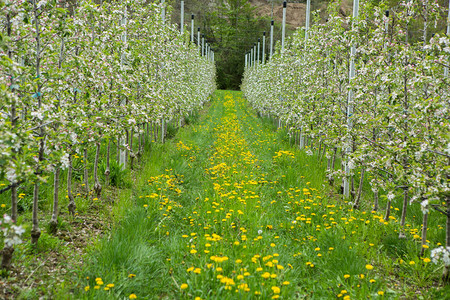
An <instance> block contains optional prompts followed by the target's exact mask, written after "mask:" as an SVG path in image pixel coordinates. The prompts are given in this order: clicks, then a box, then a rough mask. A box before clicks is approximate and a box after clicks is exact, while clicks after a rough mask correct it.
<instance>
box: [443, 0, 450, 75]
mask: <svg viewBox="0 0 450 300" xmlns="http://www.w3.org/2000/svg"><path fill="white" fill-rule="evenodd" d="M449 35H450V1H449V2H448V16H447V36H449ZM449 62H450V60H449ZM444 76H445V77H448V67H445V68H444Z"/></svg>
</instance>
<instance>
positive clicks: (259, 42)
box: [257, 39, 261, 64]
mask: <svg viewBox="0 0 450 300" xmlns="http://www.w3.org/2000/svg"><path fill="white" fill-rule="evenodd" d="M260 45H261V39H258V58H257V64H259V62H260V60H259V48H260Z"/></svg>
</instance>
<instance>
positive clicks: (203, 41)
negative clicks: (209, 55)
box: [202, 34, 205, 56]
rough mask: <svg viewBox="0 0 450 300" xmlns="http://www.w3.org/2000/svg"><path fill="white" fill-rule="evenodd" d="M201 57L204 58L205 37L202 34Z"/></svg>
mask: <svg viewBox="0 0 450 300" xmlns="http://www.w3.org/2000/svg"><path fill="white" fill-rule="evenodd" d="M202 56H205V35H204V34H202Z"/></svg>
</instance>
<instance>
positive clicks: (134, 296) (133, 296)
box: [128, 294, 137, 299]
mask: <svg viewBox="0 0 450 300" xmlns="http://www.w3.org/2000/svg"><path fill="white" fill-rule="evenodd" d="M128 299H137V296H136V294H130V296H128Z"/></svg>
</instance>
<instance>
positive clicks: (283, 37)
mask: <svg viewBox="0 0 450 300" xmlns="http://www.w3.org/2000/svg"><path fill="white" fill-rule="evenodd" d="M286 7H287V2H286V1H284V2H283V24H282V27H281V53H283V52H284V40H285V37H286Z"/></svg>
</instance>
